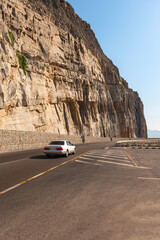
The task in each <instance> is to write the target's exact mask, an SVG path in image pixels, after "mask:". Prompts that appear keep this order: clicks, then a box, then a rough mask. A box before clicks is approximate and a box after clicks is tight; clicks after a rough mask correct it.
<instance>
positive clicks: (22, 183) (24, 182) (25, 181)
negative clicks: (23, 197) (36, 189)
mask: <svg viewBox="0 0 160 240" xmlns="http://www.w3.org/2000/svg"><path fill="white" fill-rule="evenodd" d="M26 182H27V181H23V182H20V183H19V184H20V185H22V184H24V183H26Z"/></svg>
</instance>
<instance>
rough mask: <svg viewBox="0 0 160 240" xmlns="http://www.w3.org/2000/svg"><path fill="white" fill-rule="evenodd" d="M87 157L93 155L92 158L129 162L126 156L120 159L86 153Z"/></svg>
mask: <svg viewBox="0 0 160 240" xmlns="http://www.w3.org/2000/svg"><path fill="white" fill-rule="evenodd" d="M87 157H94V158H100V159H106V160H113V161H120V162H128V163H129V162H130V161H129V160H128V158H125V159H126V160H125V159H124V158H123V159H124V160H122V159H118V158H110V157H107V158H106V157H101V156H94V155H90V156H88V155H87Z"/></svg>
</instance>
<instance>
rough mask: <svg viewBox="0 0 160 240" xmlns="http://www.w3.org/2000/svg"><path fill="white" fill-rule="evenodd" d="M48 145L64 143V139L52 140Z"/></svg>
mask: <svg viewBox="0 0 160 240" xmlns="http://www.w3.org/2000/svg"><path fill="white" fill-rule="evenodd" d="M49 145H64V141H53V142H50V144H49Z"/></svg>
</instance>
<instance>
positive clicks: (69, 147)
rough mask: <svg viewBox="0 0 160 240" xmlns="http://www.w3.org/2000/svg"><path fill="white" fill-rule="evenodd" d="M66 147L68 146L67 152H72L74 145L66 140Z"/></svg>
mask: <svg viewBox="0 0 160 240" xmlns="http://www.w3.org/2000/svg"><path fill="white" fill-rule="evenodd" d="M67 147H68V150H69V153H73V151H74V147H73V145H72V144H71V143H70V142H69V141H67Z"/></svg>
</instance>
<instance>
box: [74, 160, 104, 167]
mask: <svg viewBox="0 0 160 240" xmlns="http://www.w3.org/2000/svg"><path fill="white" fill-rule="evenodd" d="M75 162H78V163H84V164H91V165H98V166H102V164H98V163H90V162H85V161H81V160H75Z"/></svg>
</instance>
